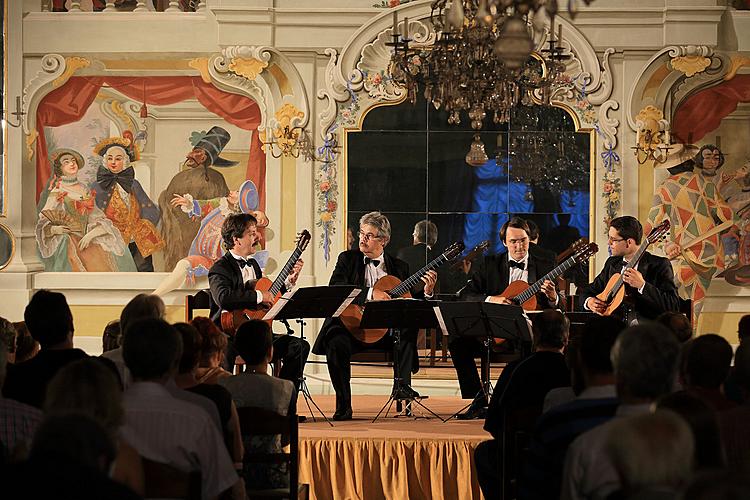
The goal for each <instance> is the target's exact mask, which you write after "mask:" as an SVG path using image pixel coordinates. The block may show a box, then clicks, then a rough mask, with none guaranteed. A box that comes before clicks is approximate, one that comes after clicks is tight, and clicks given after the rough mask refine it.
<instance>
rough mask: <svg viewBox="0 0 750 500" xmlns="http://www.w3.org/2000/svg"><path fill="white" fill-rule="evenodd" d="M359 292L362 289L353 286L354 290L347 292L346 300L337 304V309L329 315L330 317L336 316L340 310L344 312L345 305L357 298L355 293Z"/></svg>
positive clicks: (347, 305)
mask: <svg viewBox="0 0 750 500" xmlns="http://www.w3.org/2000/svg"><path fill="white" fill-rule="evenodd" d="M361 292H362V290H361V289H360V288H355V289H354V290H352V293H350V294H349V296H348V297H347V298H346V300H345V301H344V302H343V303H342V304H341V305H340V306H339V308H338V309H336V312H335V313H333V316H331V317H332V318H338V317H339V315H340V314H341V313H342V312H344V309H346V308H347V307H349V304H351V303H352V302H353V301H354V299H356V298H357V295H359V294H360V293H361Z"/></svg>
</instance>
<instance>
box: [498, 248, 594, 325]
mask: <svg viewBox="0 0 750 500" xmlns="http://www.w3.org/2000/svg"><path fill="white" fill-rule="evenodd" d="M598 251H599V247H598V246H597V244H596V243H586V242H584V241H580V240H579V241H577V242H576V243H574V244H573V247H572V252H571V253H572V255H571V256H570V257H568V258H567V259H565V260H564V261H563V263H562V264H560V265H558V266H557V267H556V268H554V269H553V270H552V271H550V272H548V273H547V274H545V275H544V276H542V277H541V279H538V280H537V281H536V282H535V283H534V284H533V285H529V284H528V283H526V282H525V281H523V280H518V281H514V282H513V283H511V284H510V285H508V288H506V289H505V290H503V293H501V294H500V296H501V297H506V298H508V299H510V301H511V302H512V303H513V304H515V305H519V306H521V307H523V308H524V309H525V310H527V311H535V310H536V294H537V293H539V292H540V291H541V289H542V285H543V284H544V282H545V281H546V280H550V281H551V282H553V283H554V282H555V280H556V279H557V278H559V277H560V276H562V275H563V273H564V272H565V271H567V270H568V269H570V268H571V267H573V266H575V265H576V264H580V263H581V262H585V261H587V260H589V258H591V256H592V255H594V254H595V253H596V252H598Z"/></svg>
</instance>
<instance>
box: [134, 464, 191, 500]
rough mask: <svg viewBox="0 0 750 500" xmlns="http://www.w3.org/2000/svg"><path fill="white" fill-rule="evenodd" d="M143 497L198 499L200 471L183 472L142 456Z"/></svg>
mask: <svg viewBox="0 0 750 500" xmlns="http://www.w3.org/2000/svg"><path fill="white" fill-rule="evenodd" d="M142 460H143V476H144V479H145V481H144V482H145V486H146V491H145V495H144V497H145V498H181V499H185V500H200V499H201V497H202V491H201V488H202V485H201V472H200V471H199V470H196V471H191V472H184V471H181V470H179V469H176V468H175V467H172V466H171V465H168V464H164V463H161V462H154V461H153V460H149V459H147V458H143V459H142Z"/></svg>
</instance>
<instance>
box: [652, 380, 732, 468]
mask: <svg viewBox="0 0 750 500" xmlns="http://www.w3.org/2000/svg"><path fill="white" fill-rule="evenodd" d="M656 408H657V409H664V410H670V411H673V412H675V413H676V414H678V415H679V416H681V417H682V418H683V419H684V420H685V422H687V424H688V425H689V426H690V430H691V431H692V433H693V441H694V443H695V458H694V460H693V463H694V464H695V468H696V470H708V469H720V468H722V467H725V466H726V463H727V460H726V457H725V456H724V448H723V447H722V444H721V435H720V433H719V421H718V420H717V416H716V410H715V409H714V408H713V407H711V405H710V404H709V403H707V402H706V401H704V400H702V399H700V398H699V397H697V396H694V395H692V394H690V393H688V392H685V391H678V392H673V393H672V394H667V395H666V396H664V397H662V398H660V399H659V401H658V403H657V404H656Z"/></svg>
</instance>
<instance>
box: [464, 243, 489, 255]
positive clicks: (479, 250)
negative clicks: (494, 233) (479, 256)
mask: <svg viewBox="0 0 750 500" xmlns="http://www.w3.org/2000/svg"><path fill="white" fill-rule="evenodd" d="M488 248H490V240H484V241H483V242H481V243H480V244H479V245H477V246H475V247H474V248H472V249H471V252H469V253H484V252H485V250H487V249H488Z"/></svg>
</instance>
